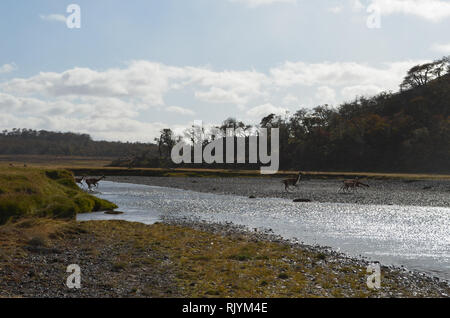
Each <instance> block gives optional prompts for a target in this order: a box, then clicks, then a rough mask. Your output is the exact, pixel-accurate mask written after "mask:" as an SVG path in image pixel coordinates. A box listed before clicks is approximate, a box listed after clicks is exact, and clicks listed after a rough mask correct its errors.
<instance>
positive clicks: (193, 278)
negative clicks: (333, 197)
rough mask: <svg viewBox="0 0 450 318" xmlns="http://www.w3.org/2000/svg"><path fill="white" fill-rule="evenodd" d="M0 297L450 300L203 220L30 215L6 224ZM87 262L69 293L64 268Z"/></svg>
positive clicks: (406, 280)
mask: <svg viewBox="0 0 450 318" xmlns="http://www.w3.org/2000/svg"><path fill="white" fill-rule="evenodd" d="M0 242H1V244H0V272H1V273H2V279H1V280H0V297H251V298H253V297H448V296H449V295H450V287H449V286H448V285H446V284H445V283H442V282H439V281H437V280H434V279H432V278H428V277H424V276H422V275H419V274H413V273H409V272H406V271H402V270H401V269H395V268H388V267H382V269H381V275H382V276H381V289H380V290H370V289H369V288H368V287H367V284H366V281H367V276H368V274H367V272H366V267H367V263H365V262H364V261H362V260H355V259H351V258H347V257H345V256H344V255H341V254H337V253H335V252H332V251H329V250H327V249H323V248H319V247H308V246H304V245H298V244H292V243H290V242H287V241H283V240H282V239H281V238H279V237H276V236H272V235H270V234H267V233H250V232H246V231H244V230H243V229H242V228H239V227H235V226H232V225H230V224H228V225H218V224H216V225H211V224H203V223H185V224H180V223H179V224H161V223H159V224H154V225H144V224H140V223H129V222H124V221H95V222H94V221H89V222H75V221H60V220H50V219H26V220H22V221H19V222H17V223H10V224H7V225H4V226H0ZM70 264H78V265H79V266H80V267H81V277H82V281H81V284H82V288H81V289H79V290H71V289H68V288H67V287H66V286H65V285H64V283H65V281H66V278H67V275H69V274H67V273H66V267H67V266H68V265H70Z"/></svg>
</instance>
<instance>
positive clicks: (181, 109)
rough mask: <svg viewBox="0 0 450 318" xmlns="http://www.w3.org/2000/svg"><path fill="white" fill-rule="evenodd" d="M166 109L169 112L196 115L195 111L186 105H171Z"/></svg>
mask: <svg viewBox="0 0 450 318" xmlns="http://www.w3.org/2000/svg"><path fill="white" fill-rule="evenodd" d="M166 110H167V111H168V112H171V113H177V114H180V115H195V112H194V111H192V110H190V109H187V108H184V107H179V106H170V107H167V108H166Z"/></svg>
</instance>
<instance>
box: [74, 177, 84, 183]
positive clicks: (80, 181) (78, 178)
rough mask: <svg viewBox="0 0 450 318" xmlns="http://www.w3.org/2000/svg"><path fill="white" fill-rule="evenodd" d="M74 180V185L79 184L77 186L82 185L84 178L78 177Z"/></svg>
mask: <svg viewBox="0 0 450 318" xmlns="http://www.w3.org/2000/svg"><path fill="white" fill-rule="evenodd" d="M74 179H75V182H76V183H79V184H81V185H83V180H84V177H81V178H80V177H75V178H74Z"/></svg>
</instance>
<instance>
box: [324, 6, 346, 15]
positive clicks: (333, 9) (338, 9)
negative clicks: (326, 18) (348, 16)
mask: <svg viewBox="0 0 450 318" xmlns="http://www.w3.org/2000/svg"><path fill="white" fill-rule="evenodd" d="M342 10H343V8H342V6H335V7H331V8H328V11H329V12H331V13H334V14H338V13H341V12H342Z"/></svg>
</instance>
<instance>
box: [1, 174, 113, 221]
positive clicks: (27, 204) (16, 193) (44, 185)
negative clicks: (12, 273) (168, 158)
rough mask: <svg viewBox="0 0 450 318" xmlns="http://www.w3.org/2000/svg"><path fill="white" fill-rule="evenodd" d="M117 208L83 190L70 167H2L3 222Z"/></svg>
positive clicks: (71, 215)
mask: <svg viewBox="0 0 450 318" xmlns="http://www.w3.org/2000/svg"><path fill="white" fill-rule="evenodd" d="M114 208H116V206H115V205H114V204H112V203H110V202H107V201H105V200H102V199H99V198H96V197H94V196H92V195H89V194H87V193H85V192H84V191H82V190H80V189H79V187H78V186H77V185H76V184H75V181H74V179H73V175H72V173H71V172H69V171H66V170H55V169H38V168H31V167H27V168H25V167H21V168H14V167H4V166H3V167H0V224H4V223H5V222H7V221H8V220H11V219H19V218H23V217H29V216H36V217H53V218H65V219H72V218H74V217H75V215H76V214H77V213H83V212H92V211H101V210H110V209H114Z"/></svg>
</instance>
